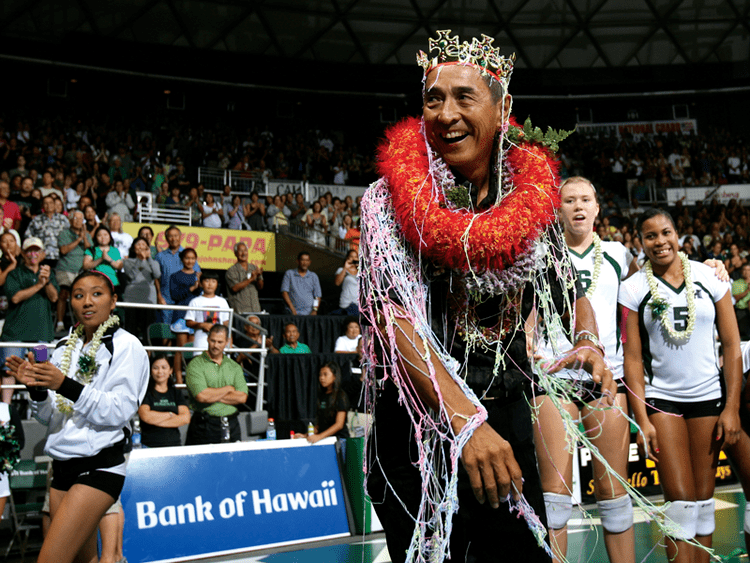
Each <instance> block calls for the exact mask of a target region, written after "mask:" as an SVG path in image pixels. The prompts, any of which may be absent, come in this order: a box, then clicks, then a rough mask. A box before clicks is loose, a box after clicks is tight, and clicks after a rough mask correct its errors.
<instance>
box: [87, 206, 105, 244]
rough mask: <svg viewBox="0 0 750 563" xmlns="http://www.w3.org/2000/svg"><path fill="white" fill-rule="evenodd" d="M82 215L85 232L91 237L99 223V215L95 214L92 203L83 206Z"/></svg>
mask: <svg viewBox="0 0 750 563" xmlns="http://www.w3.org/2000/svg"><path fill="white" fill-rule="evenodd" d="M83 217H84V219H86V224H85V227H86V232H87V233H88V234H90V235H91V236H92V237H93V236H94V231H95V230H96V228H97V227H98V226H99V223H101V221H99V217H97V215H96V209H95V208H94V206H93V205H87V206H86V207H84V208H83Z"/></svg>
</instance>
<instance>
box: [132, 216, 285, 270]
mask: <svg viewBox="0 0 750 563" xmlns="http://www.w3.org/2000/svg"><path fill="white" fill-rule="evenodd" d="M144 225H148V226H149V227H151V229H152V230H153V231H154V234H155V235H156V237H155V240H154V242H153V244H155V245H156V248H157V249H159V251H160V252H161V251H162V250H164V249H165V248H167V239H166V238H165V237H164V231H165V230H166V229H167V227H168V226H169V225H159V224H156V223H123V226H122V230H123V231H125V232H126V233H128V234H129V235H130V236H132V237H133V238H135V237H136V236H137V235H138V229H140V228H141V227H143V226H144ZM178 227H179V228H180V232H181V233H182V247H183V248H194V249H195V251H196V252H197V253H198V263H199V264H200V265H201V268H203V269H205V270H228V269H229V268H231V267H232V266H233V265H234V264H236V263H237V258H236V257H235V255H234V245H235V244H237V243H238V242H244V243H245V244H246V245H247V250H248V257H247V260H248V262H250V263H251V264H255V265H256V266H258V267H261V268H263V269H264V270H265V271H266V272H275V271H276V235H275V234H274V233H265V232H263V233H262V232H258V231H235V230H232V229H207V228H205V227H190V226H188V225H178Z"/></svg>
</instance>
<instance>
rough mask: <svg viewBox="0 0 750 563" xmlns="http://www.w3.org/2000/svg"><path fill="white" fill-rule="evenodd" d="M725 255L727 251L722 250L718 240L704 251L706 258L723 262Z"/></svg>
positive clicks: (722, 246) (721, 244)
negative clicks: (708, 249) (707, 250)
mask: <svg viewBox="0 0 750 563" xmlns="http://www.w3.org/2000/svg"><path fill="white" fill-rule="evenodd" d="M727 257H728V256H727V253H725V252H724V245H723V243H722V242H721V241H720V240H718V241H716V242H714V243H713V245H712V246H711V250H710V251H709V252H707V253H706V258H708V259H709V260H721V261H722V262H723V261H724V260H726V259H727Z"/></svg>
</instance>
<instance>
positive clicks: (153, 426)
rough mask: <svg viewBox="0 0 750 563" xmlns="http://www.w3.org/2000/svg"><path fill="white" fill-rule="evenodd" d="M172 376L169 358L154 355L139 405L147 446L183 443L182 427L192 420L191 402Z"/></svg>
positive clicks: (142, 436) (142, 438) (142, 435)
mask: <svg viewBox="0 0 750 563" xmlns="http://www.w3.org/2000/svg"><path fill="white" fill-rule="evenodd" d="M171 376H172V366H170V365H169V360H168V359H167V358H166V357H165V356H157V357H156V358H154V360H153V361H152V362H151V379H149V382H148V389H147V390H146V396H145V397H144V398H143V404H141V406H140V407H139V408H138V417H139V418H140V419H141V442H142V443H143V445H144V446H146V447H147V448H162V447H169V446H180V445H182V439H181V438H180V430H179V428H180V426H184V425H185V424H189V423H190V409H189V408H188V405H187V401H186V400H185V399H184V397H183V395H182V392H180V391H179V390H178V389H176V388H175V386H174V383H173V382H172V377H171Z"/></svg>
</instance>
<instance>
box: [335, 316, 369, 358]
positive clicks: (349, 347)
mask: <svg viewBox="0 0 750 563" xmlns="http://www.w3.org/2000/svg"><path fill="white" fill-rule="evenodd" d="M361 339H362V334H361V330H360V328H359V322H358V321H357V320H356V319H351V320H350V321H349V322H348V323H346V333H344V335H343V336H339V337H338V338H337V339H336V344H335V345H334V348H333V351H334V352H336V353H337V354H358V353H359V352H360V349H359V343H360V341H361Z"/></svg>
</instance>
